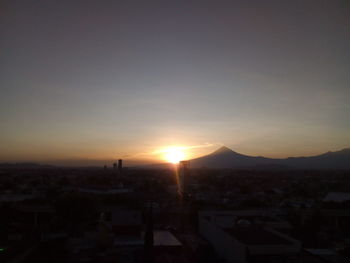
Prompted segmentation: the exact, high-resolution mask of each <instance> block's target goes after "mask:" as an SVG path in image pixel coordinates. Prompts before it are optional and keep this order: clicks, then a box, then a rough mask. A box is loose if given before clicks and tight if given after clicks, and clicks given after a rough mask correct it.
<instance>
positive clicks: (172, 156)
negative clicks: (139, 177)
mask: <svg viewBox="0 0 350 263" xmlns="http://www.w3.org/2000/svg"><path fill="white" fill-rule="evenodd" d="M164 157H165V159H166V160H167V161H168V162H170V163H173V164H178V163H179V162H180V161H182V160H184V158H185V153H184V152H183V151H182V150H181V149H180V148H176V147H173V148H168V149H166V150H165V155H164Z"/></svg>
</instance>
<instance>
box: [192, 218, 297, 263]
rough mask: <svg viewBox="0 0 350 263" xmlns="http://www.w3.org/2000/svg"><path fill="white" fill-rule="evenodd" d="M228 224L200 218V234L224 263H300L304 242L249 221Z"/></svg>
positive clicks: (214, 219)
mask: <svg viewBox="0 0 350 263" xmlns="http://www.w3.org/2000/svg"><path fill="white" fill-rule="evenodd" d="M226 221H227V220H221V221H220V222H218V221H216V218H212V217H210V216H208V215H203V216H199V232H200V234H201V235H202V236H203V237H204V238H205V239H206V240H208V242H209V243H210V244H211V245H212V246H213V248H214V250H215V252H216V253H217V255H218V256H219V258H220V259H221V260H222V262H227V263H229V262H238V263H246V262H247V263H248V262H249V263H250V262H265V263H269V262H291V263H292V262H295V263H297V262H300V261H299V258H300V254H301V242H299V241H297V240H295V239H293V238H290V237H288V236H286V235H284V234H282V233H280V232H278V231H276V230H273V229H270V228H265V227H262V226H260V225H255V224H252V223H251V222H249V221H248V220H240V221H238V222H236V223H232V222H230V223H228V222H226Z"/></svg>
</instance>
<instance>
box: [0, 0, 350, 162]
mask: <svg viewBox="0 0 350 263" xmlns="http://www.w3.org/2000/svg"><path fill="white" fill-rule="evenodd" d="M349 13H350V5H349V1H319V0H306V1H304V0H303V1H273V0H266V1H261V0H254V1H243V0H242V1H140V2H138V1H136V2H135V1H31V0H29V1H21V2H18V1H9V0H5V1H3V3H2V14H1V23H0V32H1V39H2V40H1V43H0V48H1V50H2V58H1V60H0V72H1V73H2V74H1V78H0V89H1V96H0V123H1V129H0V145H1V146H0V147H1V149H0V162H18V161H19V162H21V161H35V162H43V163H53V164H69V165H75V164H79V165H80V164H81V165H91V164H98V165H100V164H103V163H107V164H111V163H112V162H113V161H114V160H117V159H119V158H121V159H123V160H126V165H130V164H143V163H154V162H162V161H171V162H178V161H179V160H180V159H182V158H185V159H191V158H194V157H199V156H202V155H205V154H209V153H211V152H212V151H215V150H216V149H217V148H219V147H220V146H222V145H225V146H227V147H229V148H231V149H233V150H234V151H237V152H240V153H243V154H247V155H253V156H266V157H288V156H310V155H314V154H321V153H324V152H328V151H335V150H340V149H343V148H346V147H349V146H350V144H349V142H350V117H349V116H350V103H349V98H350V89H349V83H350V52H349V47H350V19H349ZM172 145H175V146H179V145H180V146H183V147H185V148H186V149H184V150H181V151H179V152H176V151H175V152H172V153H169V155H167V156H166V155H165V153H163V154H160V153H159V149H166V148H169V147H171V146H172ZM182 155H184V156H182Z"/></svg>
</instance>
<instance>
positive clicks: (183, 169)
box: [179, 161, 190, 198]
mask: <svg viewBox="0 0 350 263" xmlns="http://www.w3.org/2000/svg"><path fill="white" fill-rule="evenodd" d="M189 168H190V161H181V162H180V163H179V194H180V196H181V198H183V197H184V196H185V195H186V194H187V186H186V183H187V182H186V181H187V179H186V177H188V172H189Z"/></svg>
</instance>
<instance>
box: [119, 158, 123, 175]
mask: <svg viewBox="0 0 350 263" xmlns="http://www.w3.org/2000/svg"><path fill="white" fill-rule="evenodd" d="M122 171H123V160H122V159H119V160H118V172H119V173H121V172H122Z"/></svg>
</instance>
